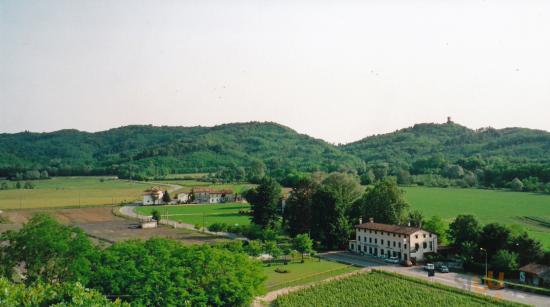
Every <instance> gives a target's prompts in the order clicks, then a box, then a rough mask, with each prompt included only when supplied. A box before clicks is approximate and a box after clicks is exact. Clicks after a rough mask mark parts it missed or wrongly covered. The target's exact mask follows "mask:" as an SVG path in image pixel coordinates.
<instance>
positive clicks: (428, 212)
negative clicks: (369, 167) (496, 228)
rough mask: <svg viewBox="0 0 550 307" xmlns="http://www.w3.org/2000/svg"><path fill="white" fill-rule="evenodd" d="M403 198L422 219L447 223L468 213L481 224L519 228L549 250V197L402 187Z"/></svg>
mask: <svg viewBox="0 0 550 307" xmlns="http://www.w3.org/2000/svg"><path fill="white" fill-rule="evenodd" d="M403 190H405V198H406V199H407V200H408V201H409V203H410V204H411V206H412V207H413V208H415V209H419V210H420V211H421V212H422V213H423V214H424V216H425V217H426V218H429V217H430V216H432V215H438V216H440V217H441V218H443V219H445V220H446V221H447V222H449V223H450V222H452V220H453V219H454V218H455V217H456V216H457V215H459V214H472V215H474V216H475V217H476V218H477V219H478V220H479V221H480V222H481V223H482V224H487V223H494V222H496V223H501V224H505V225H510V226H511V225H519V226H521V227H522V228H524V229H525V230H526V231H527V232H528V233H529V236H531V237H533V238H535V239H537V240H539V241H541V243H542V244H543V245H544V247H545V248H546V249H550V195H547V194H546V195H545V194H537V193H526V192H510V191H502V190H481V189H460V188H428V187H404V188H403Z"/></svg>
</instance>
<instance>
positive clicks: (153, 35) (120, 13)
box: [0, 0, 550, 142]
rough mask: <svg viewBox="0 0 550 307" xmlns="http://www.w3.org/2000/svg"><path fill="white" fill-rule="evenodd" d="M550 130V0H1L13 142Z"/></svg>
mask: <svg viewBox="0 0 550 307" xmlns="http://www.w3.org/2000/svg"><path fill="white" fill-rule="evenodd" d="M448 115H449V116H452V117H453V119H454V120H455V121H456V122H458V123H461V124H464V125H466V126H468V127H472V128H479V127H484V126H493V127H496V128H501V127H506V126H523V127H530V128H538V129H544V130H550V1H544V0H541V1H526V0H518V1H505V0H496V1H464V0H461V1H456V0H453V1H451V0H434V1H414V0H403V1H397V0H380V1H365V0H363V1H281V0H278V1H275V0H271V1H261V0H251V1H235V0H230V1H228V0H220V1H208V0H198V1H183V0H182V1H162V0H161V1H159V0H156V1H152V0H151V1H136V0H129V1H120V0H118V1H102V0H94V1H77V0H67V1H50V0H49V1H23V0H13V1H8V0H0V132H16V131H22V130H31V131H52V130H58V129H63V128H77V129H80V130H87V131H97V130H105V129H108V128H112V127H118V126H122V125H127V124H154V125H182V126H194V125H206V126H209V125H215V124H219V123H226V122H237V121H251V120H257V121H275V122H278V123H281V124H284V125H287V126H289V127H291V128H294V129H295V130H297V131H299V132H302V133H307V134H309V135H311V136H314V137H318V138H323V139H325V140H327V141H331V142H348V141H352V140H357V139H360V138H362V137H364V136H367V135H371V134H376V133H384V132H390V131H394V130H396V129H399V128H403V127H408V126H411V125H413V124H414V123H417V122H443V121H445V118H446V116H448Z"/></svg>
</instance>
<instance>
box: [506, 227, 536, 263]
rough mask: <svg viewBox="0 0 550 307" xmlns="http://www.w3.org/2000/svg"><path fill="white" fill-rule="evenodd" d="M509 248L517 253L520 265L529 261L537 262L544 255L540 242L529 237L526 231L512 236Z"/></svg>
mask: <svg viewBox="0 0 550 307" xmlns="http://www.w3.org/2000/svg"><path fill="white" fill-rule="evenodd" d="M509 249H510V250H512V251H514V252H516V253H517V254H518V262H519V265H520V266H523V265H526V264H529V263H531V262H538V261H540V260H541V259H542V258H543V255H544V249H543V248H542V244H541V243H540V242H539V241H537V240H535V239H533V238H530V237H529V235H528V234H527V233H526V232H523V233H521V234H520V235H518V236H516V237H514V238H512V242H511V244H510V248H509Z"/></svg>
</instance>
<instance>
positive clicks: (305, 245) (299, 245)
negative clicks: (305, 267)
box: [292, 233, 313, 263]
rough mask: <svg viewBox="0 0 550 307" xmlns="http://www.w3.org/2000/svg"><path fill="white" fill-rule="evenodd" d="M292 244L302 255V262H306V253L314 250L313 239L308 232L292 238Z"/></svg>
mask: <svg viewBox="0 0 550 307" xmlns="http://www.w3.org/2000/svg"><path fill="white" fill-rule="evenodd" d="M292 245H293V247H294V249H296V250H297V251H298V252H299V253H300V254H301V255H302V263H303V262H304V254H306V253H310V252H311V251H312V250H313V241H312V240H311V239H310V238H309V235H308V234H307V233H303V234H299V235H297V236H296V237H295V238H294V239H293V240H292Z"/></svg>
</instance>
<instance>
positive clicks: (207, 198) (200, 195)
mask: <svg viewBox="0 0 550 307" xmlns="http://www.w3.org/2000/svg"><path fill="white" fill-rule="evenodd" d="M164 193H166V192H164V191H162V190H161V189H159V188H152V189H149V190H146V191H145V193H144V194H143V204H144V205H161V204H164V201H163V196H164ZM241 200H242V197H241V196H240V195H239V194H237V193H234V192H233V191H231V190H214V189H210V188H193V189H191V191H190V192H182V193H179V194H177V195H176V198H175V199H173V200H171V201H170V203H171V204H221V203H229V202H236V201H241Z"/></svg>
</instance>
